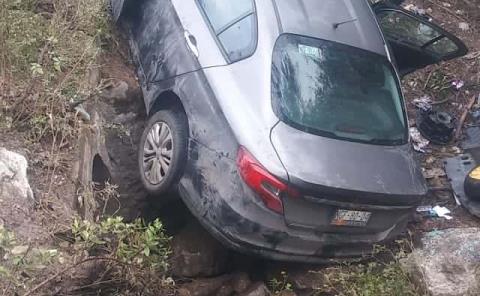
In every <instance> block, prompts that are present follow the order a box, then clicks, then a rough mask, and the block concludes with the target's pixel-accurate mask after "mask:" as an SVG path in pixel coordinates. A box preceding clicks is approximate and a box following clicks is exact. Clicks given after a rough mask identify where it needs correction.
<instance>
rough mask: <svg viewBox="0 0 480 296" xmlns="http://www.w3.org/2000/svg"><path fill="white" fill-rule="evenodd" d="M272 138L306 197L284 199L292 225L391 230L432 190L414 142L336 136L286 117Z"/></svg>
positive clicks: (292, 179)
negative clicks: (399, 143)
mask: <svg viewBox="0 0 480 296" xmlns="http://www.w3.org/2000/svg"><path fill="white" fill-rule="evenodd" d="M271 142H272V144H273V146H274V147H275V150H276V151H277V153H278V156H279V158H280V160H281V161H282V163H283V165H284V166H285V169H286V171H287V173H288V175H289V185H290V186H291V187H292V188H293V189H295V190H296V191H298V192H299V193H300V197H290V196H287V197H284V199H283V206H284V213H285V219H286V222H287V224H288V225H290V226H292V227H306V228H312V229H316V230H318V231H321V232H329V231H335V232H342V231H346V232H355V233H364V232H368V233H370V232H371V233H382V232H385V231H387V232H388V230H391V229H393V228H395V226H397V225H398V223H400V222H402V221H403V222H405V221H407V218H408V216H409V215H410V214H411V212H412V209H414V208H415V206H416V205H418V203H419V202H420V200H421V198H422V197H423V196H424V195H425V194H426V192H427V189H426V185H425V181H424V178H423V176H422V173H421V171H420V169H419V166H418V164H417V162H416V161H415V159H414V156H413V153H412V151H411V149H410V147H409V146H408V145H402V146H396V147H395V146H392V147H389V146H381V145H370V144H364V143H355V142H349V141H342V140H337V139H330V138H327V137H322V136H318V135H314V134H309V133H306V132H302V131H299V130H297V129H295V128H293V127H290V126H289V125H287V124H285V123H283V122H279V123H278V124H277V125H276V126H275V127H274V128H273V129H272V132H271ZM339 215H340V216H339ZM352 217H353V218H352ZM349 218H352V219H350V220H352V221H350V222H349V221H343V222H344V223H346V224H344V225H342V219H343V220H348V219H349ZM387 234H388V233H387Z"/></svg>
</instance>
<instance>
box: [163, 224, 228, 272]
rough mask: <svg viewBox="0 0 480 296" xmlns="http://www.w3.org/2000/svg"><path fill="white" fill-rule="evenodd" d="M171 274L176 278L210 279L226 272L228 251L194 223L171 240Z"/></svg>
mask: <svg viewBox="0 0 480 296" xmlns="http://www.w3.org/2000/svg"><path fill="white" fill-rule="evenodd" d="M172 250H173V258H172V272H173V274H174V275H175V276H177V277H199V276H203V277H210V276H216V275H219V274H222V273H224V272H225V271H226V268H227V265H228V259H229V253H228V251H227V250H226V249H225V248H224V247H223V246H222V245H221V244H220V243H219V242H217V241H216V240H215V239H214V238H213V237H211V236H210V235H209V234H208V233H207V232H206V231H205V230H204V229H203V228H202V226H200V225H199V224H198V222H196V221H192V222H190V223H189V224H188V225H187V227H185V228H184V229H182V230H181V231H180V233H178V234H177V235H176V236H175V237H174V238H173V240H172Z"/></svg>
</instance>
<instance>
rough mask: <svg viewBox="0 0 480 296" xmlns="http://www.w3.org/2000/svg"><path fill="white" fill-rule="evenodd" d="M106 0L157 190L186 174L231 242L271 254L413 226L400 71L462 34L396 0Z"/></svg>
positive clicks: (447, 52)
mask: <svg viewBox="0 0 480 296" xmlns="http://www.w3.org/2000/svg"><path fill="white" fill-rule="evenodd" d="M111 1H112V2H111V4H112V11H113V14H114V18H115V20H116V21H117V23H118V24H119V26H121V27H122V28H123V29H125V31H126V32H127V33H128V36H129V40H130V46H131V50H132V53H133V56H134V60H135V61H136V63H137V66H138V76H139V80H140V82H141V86H142V90H143V94H144V100H145V106H146V110H147V114H148V115H149V120H148V122H147V124H146V128H145V131H144V133H143V136H142V138H141V143H140V147H139V150H138V151H139V153H138V163H139V172H140V175H141V179H142V181H143V183H144V185H145V188H146V189H147V190H148V191H150V192H151V193H152V194H154V195H155V196H158V198H160V199H161V198H165V196H166V195H165V194H163V193H165V192H167V191H168V190H171V189H176V190H178V192H179V193H180V196H181V198H182V199H183V201H184V203H185V204H186V205H187V206H188V208H189V209H190V211H191V212H192V213H193V214H194V215H195V216H196V217H197V218H198V220H199V221H200V222H201V223H202V224H203V225H204V226H205V228H206V229H208V230H209V231H210V232H211V233H212V234H213V235H214V236H215V237H216V238H218V239H219V240H220V241H221V242H223V243H224V244H225V245H227V246H228V247H230V248H233V249H236V250H238V251H241V252H246V253H251V254H257V255H260V256H264V257H268V258H272V259H277V260H288V261H309V262H318V261H324V260H326V259H328V258H334V257H350V256H359V255H362V254H366V253H368V252H370V251H371V249H372V248H371V247H372V245H373V244H375V243H380V242H385V241H388V240H390V239H392V238H394V237H395V236H397V235H398V234H400V233H402V231H404V229H405V227H406V225H407V222H408V220H409V217H410V216H411V214H412V212H414V210H415V208H416V206H417V205H418V204H419V203H420V202H421V200H422V198H423V197H424V196H425V195H426V193H427V187H426V185H425V180H424V179H423V177H422V173H421V169H420V167H419V165H418V163H417V162H416V161H415V158H414V152H413V151H412V147H411V144H410V143H409V135H408V120H407V115H406V111H405V102H404V98H403V95H402V91H401V87H400V82H399V76H402V75H406V74H408V73H410V72H413V71H415V70H417V69H420V68H423V67H425V66H427V65H430V64H434V63H437V62H440V61H445V60H449V59H453V58H456V57H459V56H462V55H465V54H466V52H467V49H466V47H465V45H464V44H463V43H462V42H461V41H460V40H459V39H458V38H456V37H455V36H453V35H451V34H449V33H448V32H446V31H445V30H443V29H442V28H440V27H439V26H437V25H435V24H434V23H432V22H430V21H429V20H428V19H427V18H426V17H423V16H419V15H415V14H412V13H410V12H408V11H406V10H403V9H402V8H400V7H399V6H398V5H397V4H398V2H401V1H395V2H390V1H371V0H370V1H367V0H322V1H319V0H235V1H227V0H130V1H128V0H125V1H123V0H116V1H115V0H111ZM395 3H397V4H395Z"/></svg>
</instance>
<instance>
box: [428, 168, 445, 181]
mask: <svg viewBox="0 0 480 296" xmlns="http://www.w3.org/2000/svg"><path fill="white" fill-rule="evenodd" d="M446 175H447V173H445V170H444V169H442V168H433V169H428V170H424V172H423V176H424V177H425V179H433V178H438V177H445V176H446Z"/></svg>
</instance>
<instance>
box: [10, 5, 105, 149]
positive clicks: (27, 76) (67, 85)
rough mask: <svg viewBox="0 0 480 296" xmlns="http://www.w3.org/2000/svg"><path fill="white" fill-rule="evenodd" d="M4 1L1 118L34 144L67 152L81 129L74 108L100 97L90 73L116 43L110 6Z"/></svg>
mask: <svg viewBox="0 0 480 296" xmlns="http://www.w3.org/2000/svg"><path fill="white" fill-rule="evenodd" d="M0 1H1V2H0V7H1V11H2V12H1V13H2V17H1V18H0V32H1V33H2V34H1V36H2V38H1V39H0V49H2V50H1V52H0V55H1V58H0V60H1V64H0V66H1V72H0V73H1V77H0V82H1V83H0V84H1V86H2V92H1V94H2V97H3V104H2V106H1V107H2V116H1V118H2V120H3V121H4V122H9V123H10V124H9V125H8V126H11V127H13V128H16V129H19V130H23V131H27V132H28V137H29V139H30V140H31V141H32V142H39V141H42V140H45V141H47V142H49V143H50V142H55V143H56V144H57V145H56V146H61V147H65V146H66V145H67V144H68V143H67V142H69V141H70V140H71V139H72V138H75V136H76V132H77V130H78V129H77V126H78V124H79V119H78V118H77V116H76V114H75V112H74V110H73V107H72V106H74V105H75V104H78V103H80V102H83V101H86V100H89V99H90V98H91V97H92V94H94V93H95V90H96V87H97V86H95V85H89V83H88V79H87V75H88V71H89V69H91V68H92V67H95V65H96V58H97V56H98V54H99V53H100V52H101V51H102V49H103V48H105V47H106V46H108V42H106V41H108V40H109V39H110V38H111V33H110V29H109V25H108V20H107V17H106V9H105V5H104V3H103V1H98V0H78V1H60V0H54V1H33V0H15V1H12V0H0ZM49 3H51V5H50V4H49ZM4 126H6V125H5V124H4Z"/></svg>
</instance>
